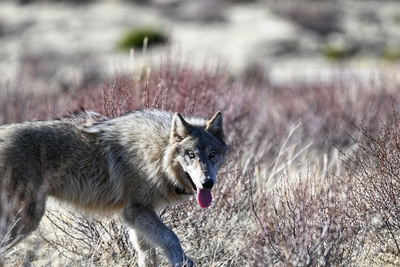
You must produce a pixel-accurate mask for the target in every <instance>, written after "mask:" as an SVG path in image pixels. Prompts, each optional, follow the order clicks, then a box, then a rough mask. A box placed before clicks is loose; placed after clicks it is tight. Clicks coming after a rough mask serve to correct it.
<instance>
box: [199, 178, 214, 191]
mask: <svg viewBox="0 0 400 267" xmlns="http://www.w3.org/2000/svg"><path fill="white" fill-rule="evenodd" d="M201 185H202V186H203V188H204V189H211V188H212V187H213V186H214V181H213V180H212V179H205V180H203V181H202V182H201Z"/></svg>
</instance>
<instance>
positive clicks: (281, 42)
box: [0, 0, 400, 90]
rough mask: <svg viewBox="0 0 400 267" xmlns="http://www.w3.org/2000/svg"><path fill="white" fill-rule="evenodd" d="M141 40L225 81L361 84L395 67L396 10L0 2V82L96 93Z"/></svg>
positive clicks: (290, 3)
mask: <svg viewBox="0 0 400 267" xmlns="http://www.w3.org/2000/svg"><path fill="white" fill-rule="evenodd" d="M145 37H147V40H148V42H147V43H146V45H145V48H146V50H145V51H146V56H145V57H146V58H147V57H149V56H151V57H152V59H156V60H161V58H162V55H163V53H164V52H165V51H166V50H169V51H170V50H173V51H176V52H178V54H179V57H180V58H181V59H185V58H186V59H188V58H190V61H191V64H193V66H195V67H196V66H197V67H199V66H200V67H201V66H202V65H203V63H204V62H207V63H208V64H223V65H227V66H229V72H230V75H231V76H232V78H234V79H241V80H249V79H252V80H254V79H255V78H256V77H258V78H262V79H263V81H266V80H268V81H269V82H271V83H273V84H282V83H287V82H290V81H292V80H293V79H294V78H296V79H301V80H303V81H307V80H310V79H311V80H315V78H318V79H320V78H321V77H324V78H327V76H328V77H331V76H332V75H333V74H335V72H338V71H340V72H343V71H350V72H352V73H353V74H358V75H359V76H361V77H363V78H364V79H366V78H368V77H370V76H371V75H374V73H376V71H378V72H379V70H380V69H381V68H386V67H390V68H397V66H398V63H399V61H400V3H399V2H398V1H388V0H385V1H361V0H296V1H294V0H251V1H243V0H242V1H241V0H204V1H195V0H130V1H129V0H125V1H124V0H119V1H111V0H108V1H107V0H103V1H100V0H82V1H60V0H15V1H12V0H3V1H0V72H1V73H2V77H1V82H2V83H6V82H7V81H10V80H15V78H16V77H18V76H20V75H21V74H22V73H23V75H24V76H25V79H27V78H29V83H30V86H31V88H32V89H38V88H39V89H41V88H43V87H44V85H45V87H46V90H52V89H56V90H57V89H63V90H68V89H70V88H73V87H76V86H77V85H79V84H89V83H99V82H101V81H102V80H103V79H106V78H105V77H106V76H107V75H113V74H115V73H117V72H129V71H130V70H131V68H132V60H133V59H134V60H135V62H137V61H140V60H142V59H143V50H142V48H143V44H144V42H143V41H144V39H145ZM154 44H157V45H156V46H154ZM130 48H134V49H135V53H134V56H132V55H131V56H129V51H130ZM147 48H149V50H147Z"/></svg>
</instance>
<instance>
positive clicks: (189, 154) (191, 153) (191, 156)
mask: <svg viewBox="0 0 400 267" xmlns="http://www.w3.org/2000/svg"><path fill="white" fill-rule="evenodd" d="M187 154H188V156H189V158H191V159H194V157H195V155H194V153H193V151H188V152H187Z"/></svg>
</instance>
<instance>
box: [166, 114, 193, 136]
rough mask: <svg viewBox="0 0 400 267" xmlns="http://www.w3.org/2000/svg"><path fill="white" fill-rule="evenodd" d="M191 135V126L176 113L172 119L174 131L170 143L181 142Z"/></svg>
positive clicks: (172, 130)
mask: <svg viewBox="0 0 400 267" xmlns="http://www.w3.org/2000/svg"><path fill="white" fill-rule="evenodd" d="M189 134H190V125H189V123H187V122H186V121H185V119H184V118H183V117H182V116H181V114H179V113H175V114H174V116H173V117H172V129H171V137H170V142H171V143H174V142H180V141H182V140H183V139H184V138H185V137H186V136H188V135H189Z"/></svg>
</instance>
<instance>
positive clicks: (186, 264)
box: [172, 256, 194, 267]
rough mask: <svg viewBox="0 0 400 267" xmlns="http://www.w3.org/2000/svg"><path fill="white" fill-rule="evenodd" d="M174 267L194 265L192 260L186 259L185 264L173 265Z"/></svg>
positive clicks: (191, 266)
mask: <svg viewBox="0 0 400 267" xmlns="http://www.w3.org/2000/svg"><path fill="white" fill-rule="evenodd" d="M172 266H173V267H193V266H194V263H193V261H192V260H191V259H189V258H188V257H186V256H185V257H184V259H183V262H180V263H175V264H173V265H172Z"/></svg>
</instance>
